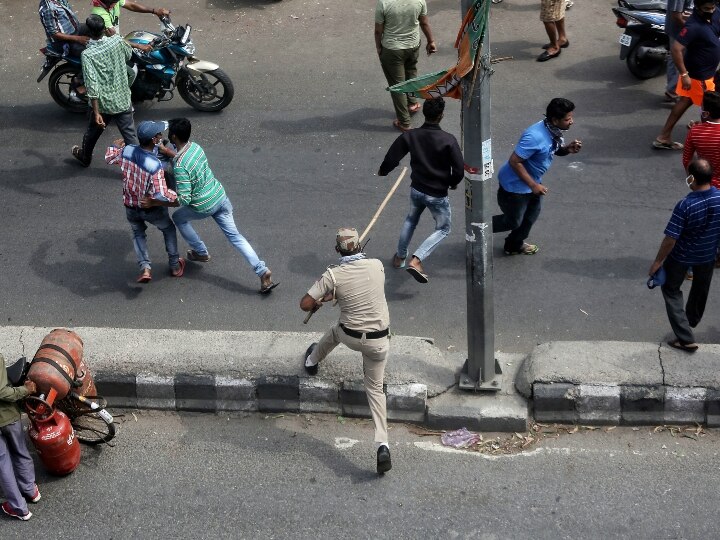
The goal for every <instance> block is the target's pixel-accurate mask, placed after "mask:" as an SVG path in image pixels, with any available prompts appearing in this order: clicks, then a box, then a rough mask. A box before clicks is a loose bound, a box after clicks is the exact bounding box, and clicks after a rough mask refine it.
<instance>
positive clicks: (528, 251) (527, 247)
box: [505, 243, 540, 255]
mask: <svg viewBox="0 0 720 540" xmlns="http://www.w3.org/2000/svg"><path fill="white" fill-rule="evenodd" d="M538 251H540V248H539V247H537V246H536V245H535V244H527V243H525V244H523V245H522V246H521V247H520V249H518V250H517V251H509V250H507V249H506V250H505V255H535V254H536V253H537V252H538Z"/></svg>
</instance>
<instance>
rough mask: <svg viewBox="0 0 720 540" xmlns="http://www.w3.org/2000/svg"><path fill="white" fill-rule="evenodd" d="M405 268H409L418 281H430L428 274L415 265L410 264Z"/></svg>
mask: <svg viewBox="0 0 720 540" xmlns="http://www.w3.org/2000/svg"><path fill="white" fill-rule="evenodd" d="M405 270H407V271H408V272H409V273H410V275H411V276H412V277H414V278H415V281H417V282H418V283H427V282H428V281H430V279H429V278H428V275H427V274H425V273H423V272H421V271H420V270H418V269H417V268H415V267H414V266H408V267H407V268H406V269H405Z"/></svg>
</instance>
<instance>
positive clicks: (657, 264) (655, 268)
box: [648, 261, 663, 276]
mask: <svg viewBox="0 0 720 540" xmlns="http://www.w3.org/2000/svg"><path fill="white" fill-rule="evenodd" d="M662 263H663V262H662V261H654V262H653V263H652V264H651V265H650V270H648V276H652V275H653V274H654V273H655V272H657V271H658V270H659V269H660V267H661V266H662Z"/></svg>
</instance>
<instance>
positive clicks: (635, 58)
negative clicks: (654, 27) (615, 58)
mask: <svg viewBox="0 0 720 540" xmlns="http://www.w3.org/2000/svg"><path fill="white" fill-rule="evenodd" d="M659 46H660V45H659V44H658V43H657V42H655V41H652V40H645V41H641V42H639V43H638V44H637V45H636V46H635V47H633V49H632V50H631V51H630V54H628V57H627V60H626V61H627V67H628V69H629V70H630V73H632V74H633V75H635V76H636V77H637V78H638V79H643V80H645V79H652V78H653V77H657V76H658V75H660V74H661V73H662V72H663V69H665V58H657V57H648V56H646V57H644V58H641V57H640V52H641V50H642V49H643V48H657V47H659Z"/></svg>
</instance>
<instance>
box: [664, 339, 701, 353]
mask: <svg viewBox="0 0 720 540" xmlns="http://www.w3.org/2000/svg"><path fill="white" fill-rule="evenodd" d="M668 345H670V346H671V347H672V348H673V349H678V350H680V351H685V352H689V353H693V352H695V351H697V350H698V344H697V343H683V342H682V341H680V340H679V339H675V340H673V341H668Z"/></svg>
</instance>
